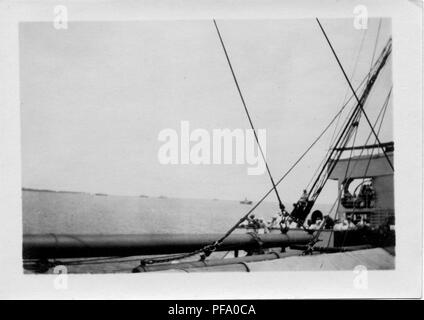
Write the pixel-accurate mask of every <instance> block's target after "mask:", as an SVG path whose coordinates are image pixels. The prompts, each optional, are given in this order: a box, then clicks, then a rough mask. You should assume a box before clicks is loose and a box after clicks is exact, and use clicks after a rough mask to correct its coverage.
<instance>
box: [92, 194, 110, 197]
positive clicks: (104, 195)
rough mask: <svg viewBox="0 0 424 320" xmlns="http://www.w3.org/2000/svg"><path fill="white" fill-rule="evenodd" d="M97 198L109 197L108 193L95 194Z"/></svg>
mask: <svg viewBox="0 0 424 320" xmlns="http://www.w3.org/2000/svg"><path fill="white" fill-rule="evenodd" d="M94 195H95V196H103V197H107V194H106V193H95V194H94Z"/></svg>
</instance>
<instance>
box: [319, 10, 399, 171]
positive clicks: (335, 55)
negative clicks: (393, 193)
mask: <svg viewBox="0 0 424 320" xmlns="http://www.w3.org/2000/svg"><path fill="white" fill-rule="evenodd" d="M316 21H317V22H318V25H319V27H320V29H321V31H322V33H323V34H324V37H325V39H326V40H327V43H328V45H329V46H330V49H331V51H332V52H333V55H334V57H335V58H336V61H337V63H338V65H339V67H340V69H341V71H342V72H343V75H344V77H345V79H346V81H347V83H348V85H349V87H350V89H351V90H352V92H353V94H354V96H355V99H356V101H357V102H358V104H359V107H360V108H361V111H362V113H363V114H364V117H365V119H366V120H367V123H368V125H369V126H370V128H371V130H372V132H373V134H374V136H375V138H376V140H377V142H378V145H379V146H380V148H381V150H382V151H383V153H384V156H385V157H386V159H387V162H388V163H389V165H390V167H391V168H392V170H393V171H394V167H393V164H392V162H391V161H390V159H389V157H388V156H387V153H386V150H384V148H383V147H382V145H381V142H380V139H379V138H378V135H377V133H376V132H375V130H374V128H373V126H372V124H371V121H370V119H369V118H368V116H367V114H366V113H365V111H364V108H363V106H362V103H361V101H360V100H359V98H358V96H357V95H356V92H355V89H353V86H352V84H351V82H350V80H349V78H348V76H347V75H346V72H345V70H344V68H343V66H342V64H341V62H340V60H339V57H338V56H337V54H336V52H335V51H334V48H333V46H332V44H331V42H330V40H329V39H328V37H327V34H326V33H325V30H324V28H323V27H322V25H321V22H320V21H319V19H318V18H316Z"/></svg>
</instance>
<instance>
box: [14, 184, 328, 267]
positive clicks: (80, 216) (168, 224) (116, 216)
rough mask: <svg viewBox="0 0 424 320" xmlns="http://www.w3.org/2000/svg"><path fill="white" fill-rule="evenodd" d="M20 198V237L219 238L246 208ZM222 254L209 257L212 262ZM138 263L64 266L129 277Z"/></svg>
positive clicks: (266, 207)
mask: <svg viewBox="0 0 424 320" xmlns="http://www.w3.org/2000/svg"><path fill="white" fill-rule="evenodd" d="M22 199H23V201H22V205H23V229H24V233H25V234H29V233H32V234H37V233H79V234H83V233H86V234H117V233H121V234H132V233H224V232H226V231H227V230H228V229H229V228H230V227H231V226H232V225H233V224H234V223H235V222H237V221H238V219H239V218H240V217H241V216H242V215H244V214H245V213H246V212H247V211H248V210H249V209H250V208H252V206H249V205H241V204H240V203H239V202H238V201H225V200H217V201H214V200H196V199H158V198H140V197H123V196H95V195H89V194H79V193H55V192H39V191H23V192H22ZM324 207H325V206H324ZM323 209H324V208H323V207H322V206H321V210H323ZM277 210H278V209H277V204H275V203H270V202H264V203H262V204H261V205H260V206H259V207H258V209H257V210H255V214H256V216H257V217H262V218H264V219H265V220H268V219H269V218H270V217H271V216H272V215H273V214H275V213H276V212H277ZM323 212H325V211H323ZM236 232H245V230H237V231H236ZM223 254H225V253H223V252H217V253H214V255H215V256H217V257H218V256H220V255H223ZM139 258H140V257H129V258H126V259H127V260H125V261H119V262H113V261H106V262H105V263H88V262H87V261H86V263H83V264H80V265H68V266H67V267H68V272H69V273H109V272H131V270H132V269H133V268H135V267H137V266H138V264H139ZM25 272H28V271H25ZM49 272H50V273H51V272H52V270H50V271H49Z"/></svg>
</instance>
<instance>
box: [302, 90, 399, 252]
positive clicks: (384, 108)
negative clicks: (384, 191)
mask: <svg viewBox="0 0 424 320" xmlns="http://www.w3.org/2000/svg"><path fill="white" fill-rule="evenodd" d="M391 92H392V88H390V90H389V93H388V94H387V97H386V99H385V101H384V103H383V106H382V107H381V108H380V111H379V113H378V115H377V118H376V120H375V122H374V125H373V127H376V126H377V124H378V122H379V120H380V116H381V121H380V124H379V128H378V130H377V133H378V134H379V133H380V129H381V125H382V123H383V120H384V115H385V113H386V110H387V106H388V102H389V100H390V96H391ZM371 135H372V132H370V133H369V135H368V137H367V139H366V141H365V143H364V145H363V146H362V148H361V152H360V154H359V157H361V156H362V154H363V152H364V150H365V146H366V145H367V144H368V141H369V139H370V138H371ZM355 139H356V134H355ZM353 145H354V143H353ZM352 151H353V150H351V154H350V158H349V162H350V159H351V157H352ZM371 157H372V154H371V156H370V159H369V160H368V164H367V167H366V169H365V172H364V176H366V175H367V172H368V167H369V164H370V162H371ZM357 165H358V162H355V164H354V166H353V168H352V170H351V174H350V175H349V176H348V169H346V173H345V177H344V181H346V180H347V179H350V178H351V176H352V174H353V172H354V170H355V168H356V167H357ZM364 181H365V178H364V180H363V182H364ZM341 192H342V189H340V190H339V191H338V197H337V199H336V201H335V202H334V204H333V205H332V207H331V209H330V212H331V211H332V210H333V208H334V206H335V204H336V203H337V202H338V201H339V199H340V196H341ZM339 205H340V203H339ZM354 212H355V208H354V210H353V211H352V214H353V213H354ZM337 215H338V208H337V211H336V214H335V219H336V217H337ZM328 216H329V215H328ZM327 218H328V217H327ZM327 218H326V219H327ZM326 219H325V220H324V221H323V223H322V225H321V227H320V228H319V230H318V231H317V233H316V234H315V236H314V237H313V239H312V240H311V241H310V242H309V244H308V247H307V249H305V250H304V252H303V253H302V255H303V254H307V253H311V252H312V251H313V247H314V246H315V244H316V243H317V242H318V238H319V236H320V234H321V232H322V230H323V229H324V227H325V224H326ZM330 240H331V235H330V237H329V239H328V243H327V247H328V246H329V244H330ZM345 240H346V235H345V237H344V239H343V242H342V246H343V244H344V242H345Z"/></svg>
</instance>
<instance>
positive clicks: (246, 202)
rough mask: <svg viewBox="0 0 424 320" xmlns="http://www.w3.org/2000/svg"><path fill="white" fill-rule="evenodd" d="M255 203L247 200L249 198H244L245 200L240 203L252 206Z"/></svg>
mask: <svg viewBox="0 0 424 320" xmlns="http://www.w3.org/2000/svg"><path fill="white" fill-rule="evenodd" d="M252 203H253V202H252V201H251V200H247V198H244V200H242V201H240V204H248V205H251V204H252Z"/></svg>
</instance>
